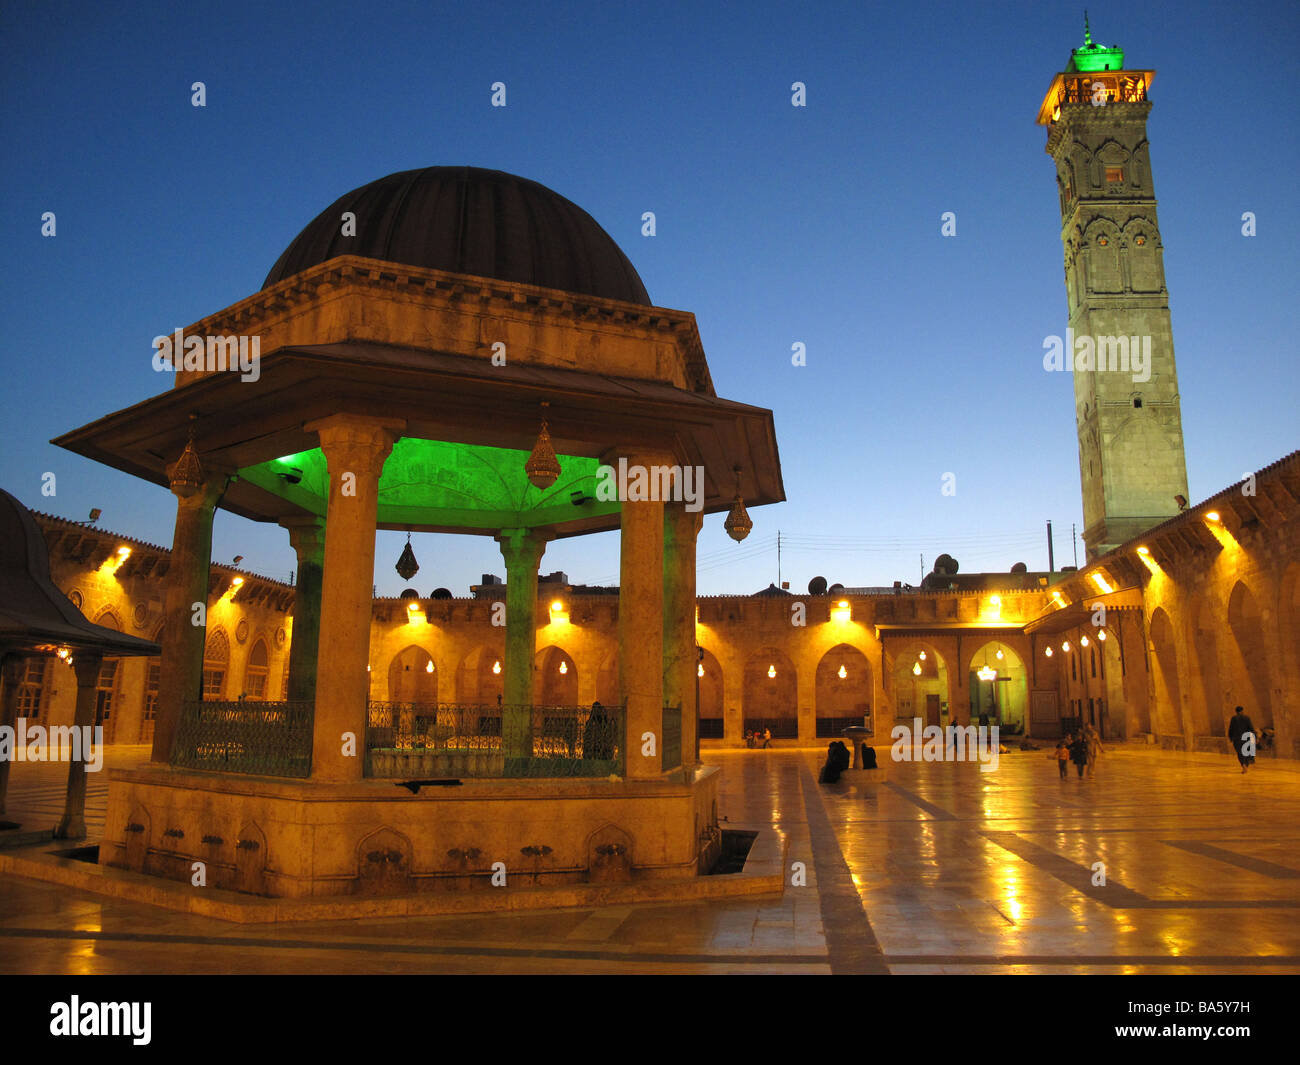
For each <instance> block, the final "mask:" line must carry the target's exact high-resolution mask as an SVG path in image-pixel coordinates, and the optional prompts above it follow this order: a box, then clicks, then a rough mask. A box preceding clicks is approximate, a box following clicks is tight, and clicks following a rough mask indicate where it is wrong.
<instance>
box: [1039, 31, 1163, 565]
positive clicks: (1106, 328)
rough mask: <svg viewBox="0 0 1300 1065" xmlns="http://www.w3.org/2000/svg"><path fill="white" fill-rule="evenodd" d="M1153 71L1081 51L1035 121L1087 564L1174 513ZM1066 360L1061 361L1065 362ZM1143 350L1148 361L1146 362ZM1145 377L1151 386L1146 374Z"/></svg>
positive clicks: (1097, 50) (1090, 47) (1086, 48)
mask: <svg viewBox="0 0 1300 1065" xmlns="http://www.w3.org/2000/svg"><path fill="white" fill-rule="evenodd" d="M1154 77H1155V71H1154V70H1126V69H1124V53H1123V51H1122V50H1120V49H1119V48H1107V47H1104V46H1102V45H1095V44H1093V43H1092V34H1091V32H1090V31H1089V29H1088V26H1087V21H1086V17H1085V22H1084V45H1083V47H1082V48H1075V49H1074V50H1073V53H1072V54H1071V56H1070V63H1069V65H1068V66H1067V67H1066V69H1065V72H1064V73H1062V74H1057V75H1056V78H1055V79H1054V80H1053V81H1052V85H1051V88H1050V89H1048V91H1047V96H1046V97H1045V98H1044V100H1043V105H1042V107H1041V108H1040V109H1039V112H1038V123H1039V125H1043V126H1046V127H1047V153H1048V154H1049V155H1050V156H1051V157H1052V158H1053V159H1054V160H1055V161H1056V183H1057V185H1058V187H1059V190H1060V195H1061V242H1062V244H1064V245H1065V290H1066V301H1067V304H1068V306H1069V314H1070V319H1069V321H1070V329H1069V332H1067V334H1066V340H1065V344H1064V361H1065V366H1066V367H1067V368H1069V367H1070V366H1071V365H1072V366H1073V368H1074V402H1075V417H1076V419H1077V422H1078V428H1079V477H1080V479H1081V481H1082V484H1083V524H1084V530H1083V539H1084V543H1085V544H1086V545H1087V554H1088V558H1089V559H1090V560H1091V559H1093V558H1095V557H1096V556H1098V555H1100V554H1104V553H1105V552H1107V551H1109V550H1111V549H1112V548H1114V547H1116V546H1118V545H1119V544H1122V543H1124V542H1125V541H1126V540H1129V539H1131V538H1132V537H1135V536H1139V535H1141V534H1142V533H1143V532H1145V531H1146V530H1147V529H1149V528H1151V527H1152V526H1154V525H1158V524H1159V523H1160V522H1162V521H1164V520H1165V519H1166V518H1169V517H1171V516H1172V515H1174V514H1176V513H1178V510H1179V504H1178V503H1177V502H1176V501H1175V497H1176V496H1181V497H1182V498H1183V499H1184V500H1186V498H1187V464H1186V461H1185V459H1184V458H1183V424H1182V413H1181V410H1180V408H1179V402H1178V376H1177V373H1176V371H1175V369H1174V341H1173V333H1172V331H1171V326H1170V321H1169V290H1168V289H1167V288H1166V287H1165V266H1164V247H1163V244H1162V242H1161V239H1160V227H1159V223H1158V222H1157V219H1156V199H1155V190H1154V187H1153V185H1152V180H1151V164H1150V159H1149V155H1148V145H1147V130H1146V122H1147V114H1148V113H1149V112H1150V110H1151V103H1150V101H1149V100H1148V99H1147V87H1148V86H1149V85H1150V84H1151V81H1152V79H1153V78H1154ZM1072 353H1073V356H1074V359H1073V363H1071V354H1072ZM1148 353H1149V354H1148ZM1148 374H1149V376H1147V375H1148Z"/></svg>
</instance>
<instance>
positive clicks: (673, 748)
mask: <svg viewBox="0 0 1300 1065" xmlns="http://www.w3.org/2000/svg"><path fill="white" fill-rule="evenodd" d="M663 721H664V723H663V729H662V732H663V738H662V739H663V744H662V746H661V747H660V749H659V753H660V759H661V760H660V763H659V768H660V769H661V770H662V771H663V772H665V773H666V772H668V770H670V769H676V768H677V767H678V766H680V765H681V764H682V708H681V707H680V706H665V707H664V716H663Z"/></svg>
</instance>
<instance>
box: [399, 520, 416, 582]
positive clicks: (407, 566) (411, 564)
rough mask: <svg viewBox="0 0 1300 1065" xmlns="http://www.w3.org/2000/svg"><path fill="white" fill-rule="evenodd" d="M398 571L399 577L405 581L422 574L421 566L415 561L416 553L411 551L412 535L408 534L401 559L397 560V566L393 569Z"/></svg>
mask: <svg viewBox="0 0 1300 1065" xmlns="http://www.w3.org/2000/svg"><path fill="white" fill-rule="evenodd" d="M393 568H394V569H395V570H397V573H398V575H399V576H400V577H401V578H402V580H404V581H409V580H410V579H411V578H412V577H414V576H415V575H416V574H417V573H419V572H420V564H419V563H418V562H416V561H415V552H414V551H412V550H411V534H410V532H409V531H408V532H407V534H406V546H405V547H404V548H402V554H401V557H400V558H398V560H397V565H396V566H394V567H393Z"/></svg>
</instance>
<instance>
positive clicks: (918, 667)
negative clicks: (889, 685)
mask: <svg viewBox="0 0 1300 1065" xmlns="http://www.w3.org/2000/svg"><path fill="white" fill-rule="evenodd" d="M912 673H913V674H914V675H915V676H918V677H919V676H920V675H921V663H920V662H917V663H916V665H914V666H913V667H912Z"/></svg>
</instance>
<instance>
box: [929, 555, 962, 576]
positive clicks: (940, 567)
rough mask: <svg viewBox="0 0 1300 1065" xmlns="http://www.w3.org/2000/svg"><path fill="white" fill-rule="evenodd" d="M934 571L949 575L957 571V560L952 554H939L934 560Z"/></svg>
mask: <svg viewBox="0 0 1300 1065" xmlns="http://www.w3.org/2000/svg"><path fill="white" fill-rule="evenodd" d="M934 572H935V573H942V574H943V575H944V576H947V577H951V576H952V575H953V574H954V573H956V572H957V560H956V559H955V558H953V557H952V555H940V556H939V557H938V558H936V559H935V560H934Z"/></svg>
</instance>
